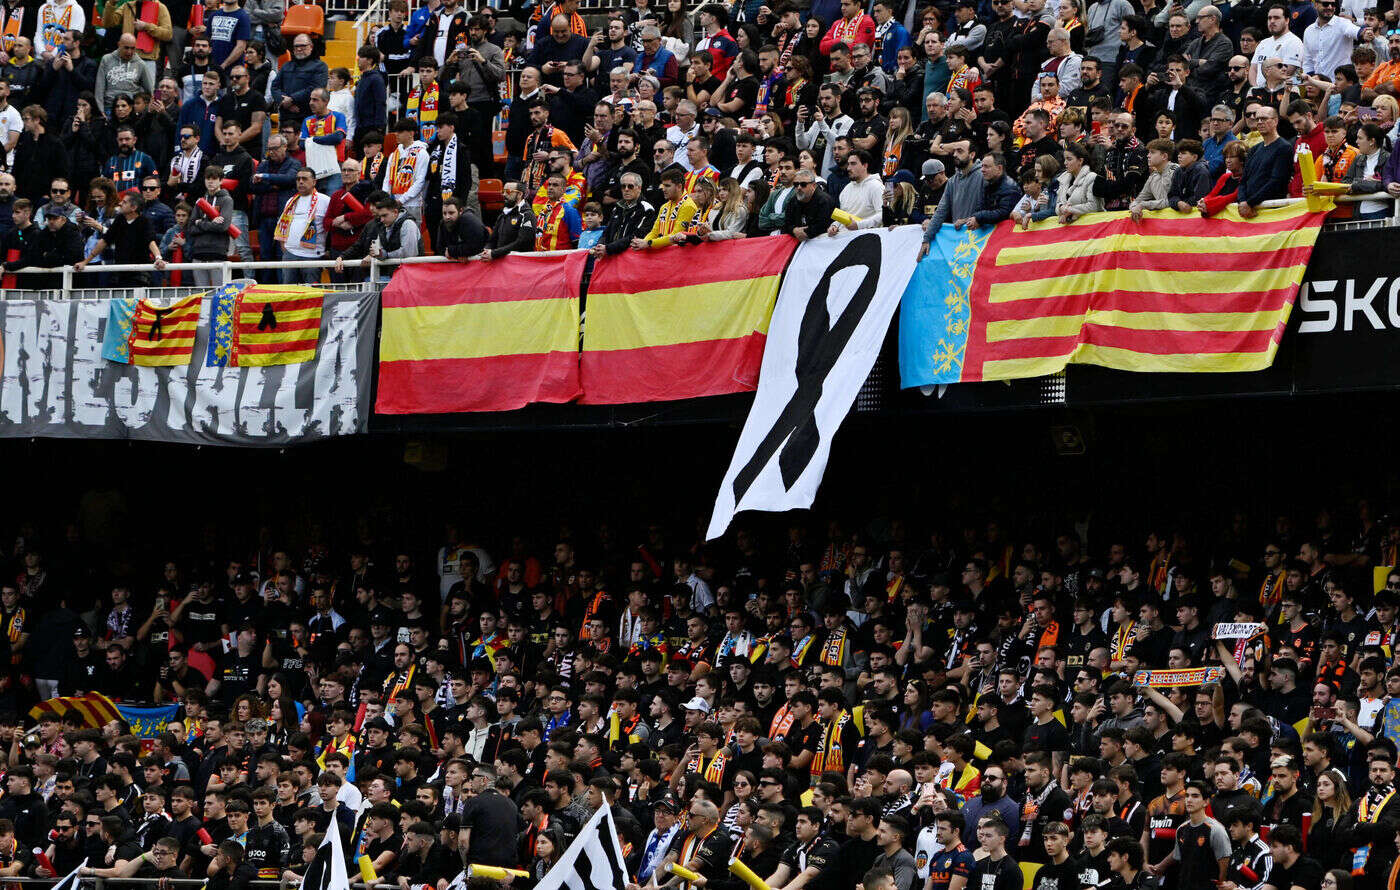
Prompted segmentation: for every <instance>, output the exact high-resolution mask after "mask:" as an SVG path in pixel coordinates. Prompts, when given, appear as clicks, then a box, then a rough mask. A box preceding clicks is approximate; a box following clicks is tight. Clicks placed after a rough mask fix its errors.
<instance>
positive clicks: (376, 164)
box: [365, 151, 384, 181]
mask: <svg viewBox="0 0 1400 890" xmlns="http://www.w3.org/2000/svg"><path fill="white" fill-rule="evenodd" d="M383 166H384V152H382V151H381V152H380V153H379V154H377V155H375V156H374V157H373V158H370V161H369V166H368V167H366V168H365V177H366V178H367V179H369V180H371V181H373V180H374V178H375V177H377V176H378V175H379V168H380V167H383Z"/></svg>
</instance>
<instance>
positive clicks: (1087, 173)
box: [1055, 143, 1104, 223]
mask: <svg viewBox="0 0 1400 890" xmlns="http://www.w3.org/2000/svg"><path fill="white" fill-rule="evenodd" d="M1090 158H1091V153H1090V151H1089V149H1088V148H1087V147H1086V146H1084V145H1080V144H1078V143H1075V144H1073V145H1069V146H1066V147H1065V169H1064V172H1062V173H1061V174H1060V187H1059V193H1058V194H1059V197H1058V200H1057V203H1056V211H1055V212H1056V215H1057V216H1059V218H1060V222H1062V223H1068V222H1073V221H1074V220H1075V219H1077V218H1079V217H1080V216H1083V215H1084V214H1086V213H1100V212H1102V211H1103V209H1104V206H1103V199H1102V198H1101V197H1099V195H1098V194H1097V192H1096V191H1095V189H1094V182H1095V180H1096V179H1098V174H1096V173H1095V172H1094V170H1093V169H1092V167H1091V166H1090V163H1089V162H1090Z"/></svg>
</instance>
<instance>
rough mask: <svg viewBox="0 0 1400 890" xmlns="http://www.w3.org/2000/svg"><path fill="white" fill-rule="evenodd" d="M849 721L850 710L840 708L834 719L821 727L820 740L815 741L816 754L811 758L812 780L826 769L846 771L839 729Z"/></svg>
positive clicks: (842, 728)
mask: <svg viewBox="0 0 1400 890" xmlns="http://www.w3.org/2000/svg"><path fill="white" fill-rule="evenodd" d="M850 722H851V712H850V711H847V710H845V709H844V708H843V709H842V711H841V713H840V714H837V715H836V719H835V720H833V721H831V724H830V725H828V726H823V727H822V737H821V740H820V741H818V742H817V755H816V756H815V757H813V758H812V780H813V781H816V780H817V779H820V778H821V774H822V773H824V772H826V771H827V770H835V771H836V772H839V773H844V772H845V771H846V752H845V751H843V750H841V731H842V730H844V729H845V728H846V725H847V724H849V723H850Z"/></svg>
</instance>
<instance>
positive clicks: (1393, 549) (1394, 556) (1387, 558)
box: [1380, 541, 1400, 566]
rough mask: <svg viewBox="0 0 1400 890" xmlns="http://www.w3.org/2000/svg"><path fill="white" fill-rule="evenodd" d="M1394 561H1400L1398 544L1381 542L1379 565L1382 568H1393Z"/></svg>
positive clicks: (1399, 544) (1399, 546)
mask: <svg viewBox="0 0 1400 890" xmlns="http://www.w3.org/2000/svg"><path fill="white" fill-rule="evenodd" d="M1396 560H1400V543H1396V542H1394V541H1382V542H1381V562H1380V564H1381V565H1383V566H1394V565H1395V563H1396Z"/></svg>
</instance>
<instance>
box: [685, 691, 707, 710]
mask: <svg viewBox="0 0 1400 890" xmlns="http://www.w3.org/2000/svg"><path fill="white" fill-rule="evenodd" d="M682 707H684V708H685V710H687V711H699V712H700V713H702V714H708V713H710V703H709V702H707V701H705V700H704V699H703V698H701V697H700V696H698V695H697V696H695V698H692V699H691V700H690V701H688V702H686V703H685V704H684V705H683V706H682Z"/></svg>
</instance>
